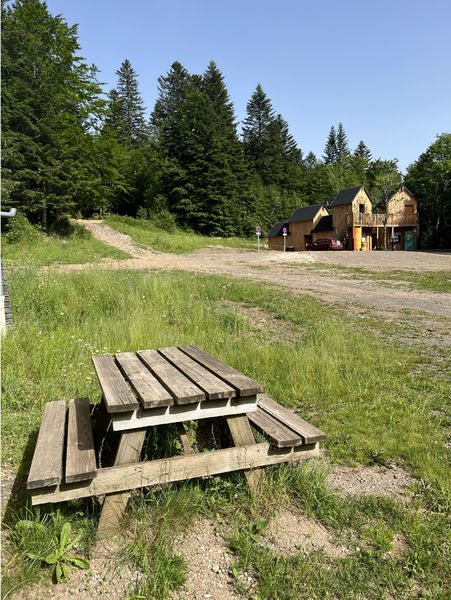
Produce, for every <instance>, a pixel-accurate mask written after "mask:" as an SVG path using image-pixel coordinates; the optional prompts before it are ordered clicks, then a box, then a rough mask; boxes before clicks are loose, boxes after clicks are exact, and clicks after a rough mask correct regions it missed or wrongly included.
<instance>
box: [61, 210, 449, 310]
mask: <svg viewBox="0 0 451 600" xmlns="http://www.w3.org/2000/svg"><path fill="white" fill-rule="evenodd" d="M79 222H80V223H81V224H83V225H84V226H85V227H87V228H88V229H89V230H90V231H91V232H92V234H93V235H94V236H95V237H97V238H98V239H100V240H102V241H103V242H105V243H107V244H110V245H111V246H114V247H115V248H119V249H120V250H124V251H126V252H128V253H129V254H130V255H131V257H132V258H130V259H126V260H122V261H117V260H116V261H115V260H111V259H107V260H105V261H103V262H102V263H101V266H102V267H103V268H113V269H145V268H153V269H164V270H173V269H181V270H184V271H194V272H199V273H209V274H223V275H229V276H234V277H244V278H248V279H252V280H253V281H261V282H265V283H269V284H274V285H277V287H286V288H289V289H290V290H291V291H292V292H294V293H302V294H309V295H312V296H315V297H319V298H322V299H323V300H325V301H327V302H334V303H336V302H347V303H351V304H354V303H357V304H363V305H367V306H371V307H375V308H382V309H388V310H395V311H400V310H402V309H411V310H417V311H426V312H430V313H432V314H434V315H439V316H443V317H451V302H450V298H449V294H445V293H438V292H428V291H423V290H415V289H411V287H410V286H409V285H408V284H407V283H406V284H405V285H403V283H402V282H400V281H396V282H395V281H374V280H372V279H361V278H359V279H355V278H352V275H351V276H350V274H349V273H347V272H346V270H344V271H341V270H340V269H339V267H345V268H349V267H354V268H355V267H357V268H364V269H365V270H369V271H374V272H378V271H389V270H391V269H397V270H406V271H443V270H449V271H450V277H451V252H402V251H400V252H346V251H345V252H295V253H283V252H261V253H260V254H258V253H256V252H252V251H248V250H235V249H229V248H216V247H215V248H204V249H202V250H198V251H196V252H192V253H190V254H168V253H162V252H155V251H153V250H152V249H145V248H142V247H138V246H137V245H136V244H134V243H133V241H132V240H131V238H130V237H129V236H128V235H123V234H121V233H118V232H117V231H114V230H113V229H112V228H111V227H109V226H108V225H105V224H103V223H102V222H100V221H79ZM315 264H318V268H317V270H315V269H314V266H315ZM93 266H94V265H93ZM95 267H96V268H98V267H99V265H98V264H97V265H95ZM327 267H329V268H327ZM337 267H338V268H337ZM57 268H59V269H62V270H82V269H86V268H89V265H62V266H59V267H57Z"/></svg>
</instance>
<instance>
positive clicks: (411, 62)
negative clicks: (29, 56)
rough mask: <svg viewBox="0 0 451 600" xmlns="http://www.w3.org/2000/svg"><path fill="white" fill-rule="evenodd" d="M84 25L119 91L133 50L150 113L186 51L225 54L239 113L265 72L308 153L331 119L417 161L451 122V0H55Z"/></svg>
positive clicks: (221, 64) (375, 146) (374, 148)
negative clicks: (162, 81) (120, 74)
mask: <svg viewBox="0 0 451 600" xmlns="http://www.w3.org/2000/svg"><path fill="white" fill-rule="evenodd" d="M47 4H48V7H49V9H50V12H51V13H52V14H54V15H55V14H62V15H63V16H64V17H65V19H66V20H67V22H68V23H69V24H70V25H73V24H76V23H77V24H78V25H79V28H78V32H79V41H80V45H81V47H82V55H83V56H84V57H85V58H86V59H87V61H88V62H89V63H95V64H96V65H97V67H98V68H99V69H100V70H101V74H100V80H101V81H103V82H105V83H106V86H105V90H106V91H108V90H110V89H111V88H112V87H114V86H115V85H116V75H115V71H116V70H117V69H118V68H119V67H120V65H121V63H122V61H123V60H124V59H126V58H128V59H129V60H130V62H131V64H132V66H133V68H134V69H135V71H136V72H137V73H138V76H139V85H140V90H141V94H142V96H143V99H144V101H145V104H146V106H147V109H148V112H149V113H150V112H151V110H152V109H153V106H154V103H155V100H156V98H157V79H158V77H159V76H160V75H163V74H166V73H167V71H168V70H169V69H170V66H171V64H172V63H173V62H174V61H175V60H178V61H179V62H181V63H182V65H183V66H184V67H185V68H187V69H188V71H189V72H190V73H203V72H204V71H205V69H206V67H207V65H208V63H209V62H210V60H214V61H215V62H216V64H217V66H218V68H219V69H220V70H221V72H222V73H223V75H224V77H225V82H226V85H227V88H228V90H229V94H230V98H231V100H232V101H233V103H234V107H235V114H236V116H237V119H238V120H239V121H240V120H242V119H244V118H245V116H246V104H247V102H248V101H249V98H250V97H251V95H252V93H253V91H254V90H255V88H256V86H257V84H258V83H261V85H262V87H263V89H264V91H265V92H266V94H267V95H268V97H269V98H270V99H271V101H272V105H273V107H274V109H275V111H276V112H277V113H280V114H281V115H282V116H283V117H284V119H285V120H286V121H287V122H288V124H289V127H290V131H291V133H292V134H293V135H294V137H295V139H296V141H297V143H298V145H299V147H300V148H302V150H303V152H304V154H306V153H307V152H309V151H310V150H312V151H313V152H315V154H316V155H317V156H319V157H320V156H321V155H322V153H323V150H324V145H325V143H326V138H327V135H328V133H329V129H330V127H331V125H335V126H336V125H337V124H338V123H339V122H340V121H341V122H342V123H343V125H344V128H345V131H346V133H347V135H348V139H349V143H350V147H351V149H352V150H353V149H354V148H355V147H356V146H357V144H358V142H359V141H360V140H361V139H363V141H364V142H365V143H366V145H367V146H368V147H369V148H370V150H371V152H372V154H373V158H379V157H381V158H384V159H391V158H398V159H399V165H400V168H401V169H402V170H405V168H406V167H407V165H408V164H410V163H411V162H413V161H415V160H416V159H417V158H418V156H419V155H420V154H421V153H422V152H424V151H425V150H426V148H427V147H428V146H429V145H430V144H431V143H432V142H433V141H434V140H435V136H436V134H439V133H443V132H445V131H447V132H450V131H451V0H427V1H425V0H377V1H376V2H374V1H372V2H368V1H366V0H316V2H314V0H313V1H312V0H308V1H306V0H297V1H296V0H160V1H158V2H157V1H155V0H148V1H145V0H129V1H128V2H126V1H124V0H120V1H119V0H76V1H74V0H48V2H47Z"/></svg>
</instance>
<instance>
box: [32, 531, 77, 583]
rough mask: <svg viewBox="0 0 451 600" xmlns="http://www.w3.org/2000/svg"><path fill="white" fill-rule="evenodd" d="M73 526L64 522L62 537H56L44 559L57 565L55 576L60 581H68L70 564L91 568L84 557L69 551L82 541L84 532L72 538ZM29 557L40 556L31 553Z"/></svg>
mask: <svg viewBox="0 0 451 600" xmlns="http://www.w3.org/2000/svg"><path fill="white" fill-rule="evenodd" d="M70 534H71V526H70V523H67V522H66V523H64V525H63V527H62V529H61V534H60V538H59V540H58V539H55V544H54V548H53V549H52V550H51V552H49V553H48V554H47V555H46V556H45V557H44V561H45V562H46V563H47V564H48V565H55V569H54V576H55V579H56V581H57V582H58V583H61V582H63V581H66V579H68V577H69V564H72V565H75V566H76V567H79V568H80V569H89V562H88V561H87V560H85V559H84V558H80V557H78V556H71V555H69V551H70V550H72V548H74V546H76V545H77V543H78V542H79V541H80V538H81V536H82V533H81V532H80V533H78V534H77V535H76V536H75V537H74V538H73V539H72V540H70ZM28 556H29V558H31V559H36V558H39V556H37V555H35V554H33V553H29V554H28Z"/></svg>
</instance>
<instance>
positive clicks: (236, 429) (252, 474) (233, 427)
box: [227, 415, 265, 492]
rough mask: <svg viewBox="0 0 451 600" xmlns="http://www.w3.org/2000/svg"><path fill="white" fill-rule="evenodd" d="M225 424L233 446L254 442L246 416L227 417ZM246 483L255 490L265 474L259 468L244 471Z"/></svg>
mask: <svg viewBox="0 0 451 600" xmlns="http://www.w3.org/2000/svg"><path fill="white" fill-rule="evenodd" d="M227 425H228V426H229V429H230V433H231V435H232V439H233V443H234V444H235V446H248V445H249V444H255V438H254V434H253V433H252V429H251V426H250V424H249V421H248V420H247V416H243V415H239V416H236V417H228V418H227ZM245 475H246V479H247V483H248V485H249V487H250V489H251V490H252V491H254V492H256V491H257V490H258V489H259V487H260V486H261V485H262V483H263V481H264V480H265V474H264V472H263V471H262V470H261V469H257V470H255V471H246V473H245Z"/></svg>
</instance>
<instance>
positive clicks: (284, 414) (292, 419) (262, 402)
mask: <svg viewBox="0 0 451 600" xmlns="http://www.w3.org/2000/svg"><path fill="white" fill-rule="evenodd" d="M257 398H258V406H259V407H260V408H261V409H263V410H264V411H265V412H266V413H268V414H270V415H271V416H272V417H274V418H275V419H277V420H278V421H281V422H282V423H283V424H284V425H285V426H286V427H289V428H290V429H292V430H293V431H294V432H295V433H297V434H299V435H300V436H301V437H302V439H303V441H304V444H315V443H316V442H323V441H324V440H325V439H327V435H326V434H325V433H324V432H323V431H321V430H320V429H318V428H317V427H315V426H314V425H312V424H311V423H308V422H307V421H304V419H301V417H299V416H298V415H296V414H294V413H293V412H291V410H289V409H288V408H285V406H281V405H280V404H278V403H277V402H275V401H274V400H273V399H272V398H270V397H269V396H267V395H266V394H259V395H258V396H257Z"/></svg>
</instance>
